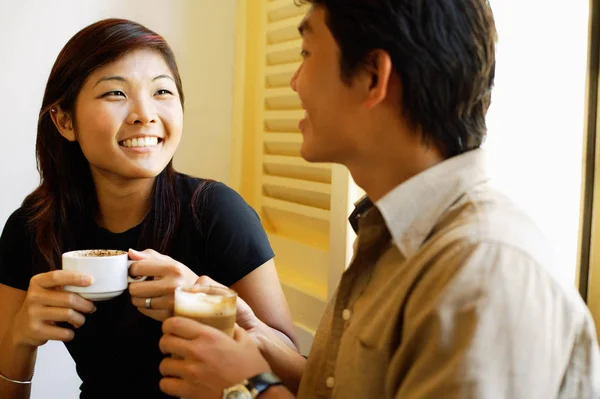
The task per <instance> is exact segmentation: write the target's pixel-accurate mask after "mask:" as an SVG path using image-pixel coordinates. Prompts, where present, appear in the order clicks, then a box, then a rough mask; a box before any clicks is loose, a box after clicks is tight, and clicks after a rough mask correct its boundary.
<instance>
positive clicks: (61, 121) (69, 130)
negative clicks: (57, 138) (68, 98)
mask: <svg viewBox="0 0 600 399" xmlns="http://www.w3.org/2000/svg"><path fill="white" fill-rule="evenodd" d="M50 117H51V118H52V122H54V126H56V129H58V132H59V133H60V134H61V136H63V137H64V138H66V139H67V140H69V141H77V136H76V135H75V129H74V128H73V118H72V117H71V114H70V113H68V112H65V111H63V110H62V108H61V107H60V106H59V105H56V106H54V107H52V109H50Z"/></svg>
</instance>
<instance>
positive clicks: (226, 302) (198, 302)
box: [175, 292, 236, 317]
mask: <svg viewBox="0 0 600 399" xmlns="http://www.w3.org/2000/svg"><path fill="white" fill-rule="evenodd" d="M235 309H236V307H235V298H227V297H222V296H219V295H207V294H205V293H203V292H198V293H188V292H177V293H176V298H175V313H177V314H180V315H182V316H184V315H185V316H187V317H207V316H208V317H210V316H231V315H234V314H235Z"/></svg>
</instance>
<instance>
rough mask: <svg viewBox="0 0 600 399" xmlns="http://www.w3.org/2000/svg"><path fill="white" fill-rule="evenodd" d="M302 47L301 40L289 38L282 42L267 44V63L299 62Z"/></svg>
mask: <svg viewBox="0 0 600 399" xmlns="http://www.w3.org/2000/svg"><path fill="white" fill-rule="evenodd" d="M301 49H302V40H301V39H296V40H290V41H287V42H283V43H277V44H271V45H268V46H267V65H279V64H288V63H291V62H300V61H302V57H301V56H300V50H301Z"/></svg>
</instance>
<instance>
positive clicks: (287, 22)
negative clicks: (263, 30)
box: [267, 15, 304, 44]
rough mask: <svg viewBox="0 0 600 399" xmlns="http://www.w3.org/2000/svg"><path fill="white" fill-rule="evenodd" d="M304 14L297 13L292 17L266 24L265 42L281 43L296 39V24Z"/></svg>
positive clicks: (297, 33) (297, 34)
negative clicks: (297, 14)
mask: <svg viewBox="0 0 600 399" xmlns="http://www.w3.org/2000/svg"><path fill="white" fill-rule="evenodd" d="M303 18H304V16H302V15H299V16H297V17H294V18H288V19H284V20H281V21H279V22H274V23H270V24H268V25H267V43H269V44H274V43H281V42H285V41H288V40H294V39H298V38H299V37H300V33H299V32H298V25H300V23H301V22H302V19H303Z"/></svg>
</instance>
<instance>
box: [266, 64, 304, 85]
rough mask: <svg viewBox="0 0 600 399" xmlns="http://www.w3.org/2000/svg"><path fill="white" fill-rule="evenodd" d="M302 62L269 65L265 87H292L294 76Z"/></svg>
mask: <svg viewBox="0 0 600 399" xmlns="http://www.w3.org/2000/svg"><path fill="white" fill-rule="evenodd" d="M299 65H300V63H297V62H295V63H291V64H281V65H272V66H267V70H266V73H265V75H266V79H265V87H267V88H270V87H290V81H291V80H292V76H294V73H295V72H296V70H297V69H298V66H299Z"/></svg>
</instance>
